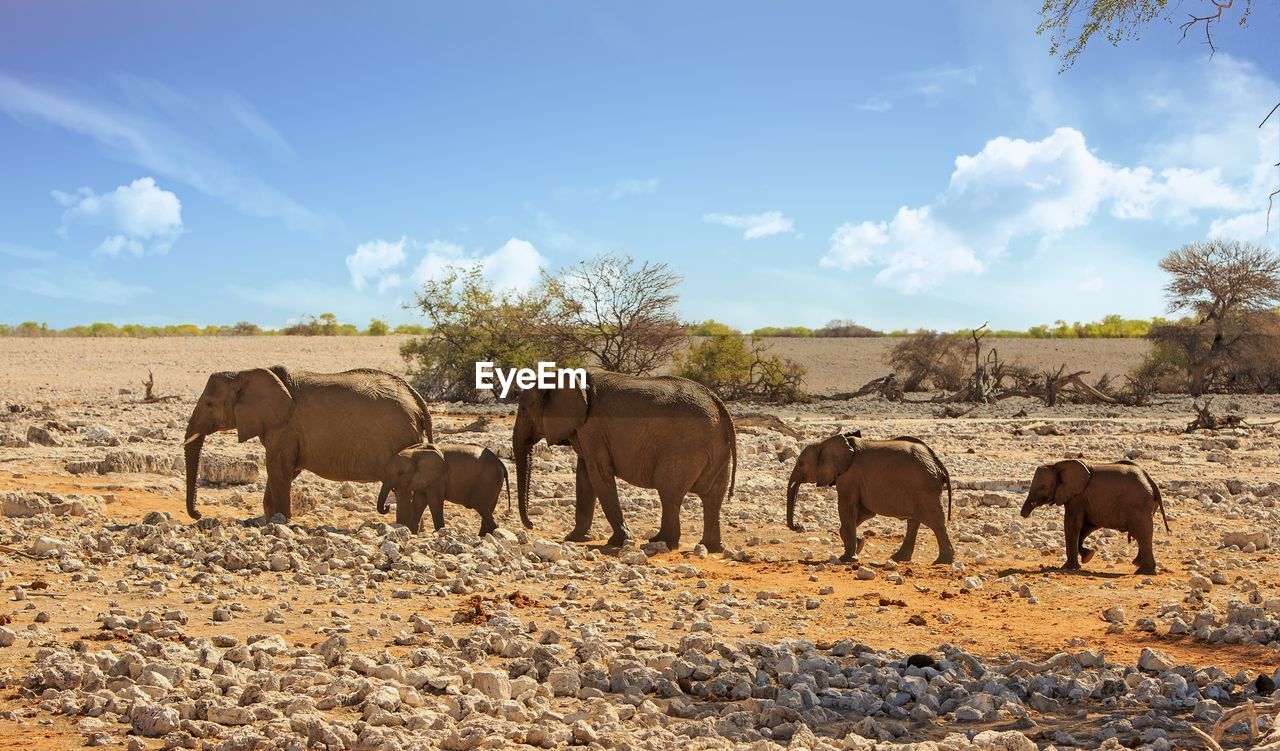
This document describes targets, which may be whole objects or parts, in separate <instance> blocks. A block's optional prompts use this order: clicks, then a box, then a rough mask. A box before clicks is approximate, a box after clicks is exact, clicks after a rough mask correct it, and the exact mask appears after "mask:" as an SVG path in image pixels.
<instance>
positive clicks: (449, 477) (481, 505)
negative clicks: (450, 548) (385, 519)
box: [378, 443, 511, 536]
mask: <svg viewBox="0 0 1280 751" xmlns="http://www.w3.org/2000/svg"><path fill="white" fill-rule="evenodd" d="M504 484H505V485H506V486H507V505H508V506H510V505H511V485H510V483H509V482H508V481H507V465H506V464H504V463H503V461H502V459H500V458H498V455H497V454H495V453H493V452H492V451H490V450H489V449H487V448H484V447H483V446H469V445H465V444H449V443H437V444H431V443H422V444H418V445H417V446H410V447H409V448H407V449H404V450H402V451H401V452H400V453H399V454H397V455H396V456H394V457H393V458H392V459H391V461H390V462H388V463H387V468H386V470H385V472H384V479H383V481H382V490H381V492H379V493H378V513H380V514H385V513H387V496H388V495H389V494H390V493H391V491H392V490H394V491H395V493H396V523H397V524H403V525H404V526H406V527H408V528H409V529H410V530H412V531H413V532H415V533H417V532H418V531H419V527H420V526H421V523H422V512H423V510H424V509H426V508H428V507H429V508H430V509H431V521H432V522H433V523H434V524H435V528H436V529H440V528H441V527H443V526H444V502H445V501H452V502H453V503H457V504H459V505H461V506H465V507H466V508H469V509H473V510H475V511H476V512H477V513H479V514H480V535H481V536H484V535H487V534H489V533H490V532H492V531H493V530H495V529H497V528H498V525H497V523H496V522H495V521H494V520H493V511H494V509H495V508H497V506H498V496H499V495H500V494H501V493H502V486H503V485H504Z"/></svg>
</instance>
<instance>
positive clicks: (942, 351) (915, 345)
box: [888, 330, 968, 391]
mask: <svg viewBox="0 0 1280 751" xmlns="http://www.w3.org/2000/svg"><path fill="white" fill-rule="evenodd" d="M967 354H968V349H967V345H966V343H965V341H964V339H962V338H961V337H960V336H959V335H956V334H940V333H938V332H937V331H925V330H921V331H917V332H916V333H915V334H913V335H911V336H910V337H907V338H906V339H903V340H902V341H900V342H898V343H897V344H895V345H894V346H893V349H892V350H890V351H889V357H888V365H889V367H890V368H892V369H893V371H894V372H895V373H896V374H897V375H898V378H899V380H900V381H902V389H903V391H924V390H925V388H926V385H929V386H932V387H933V388H935V389H941V390H944V391H957V390H959V389H960V388H961V387H963V385H964V378H965V375H966V372H965V368H966V365H965V357H966V355H967Z"/></svg>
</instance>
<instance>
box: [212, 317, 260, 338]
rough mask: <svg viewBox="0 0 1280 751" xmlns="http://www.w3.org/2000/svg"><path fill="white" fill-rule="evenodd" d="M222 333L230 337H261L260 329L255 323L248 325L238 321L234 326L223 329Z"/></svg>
mask: <svg viewBox="0 0 1280 751" xmlns="http://www.w3.org/2000/svg"><path fill="white" fill-rule="evenodd" d="M222 333H226V334H229V335H231V336H261V335H262V328H261V327H259V326H258V324H256V323H249V322H248V321H240V322H238V323H236V324H235V325H234V326H228V327H226V328H225V329H223V332H222Z"/></svg>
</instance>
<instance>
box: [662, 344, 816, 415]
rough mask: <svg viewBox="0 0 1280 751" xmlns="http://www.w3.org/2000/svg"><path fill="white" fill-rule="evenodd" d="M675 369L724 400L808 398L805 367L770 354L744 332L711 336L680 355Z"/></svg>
mask: <svg viewBox="0 0 1280 751" xmlns="http://www.w3.org/2000/svg"><path fill="white" fill-rule="evenodd" d="M675 371H676V374H677V375H680V376H683V377H685V378H688V379H689V380H692V381H697V382H698V383H701V384H702V385H704V386H706V387H707V388H709V389H711V390H712V391H714V392H716V394H718V395H719V396H720V398H722V399H765V400H768V401H775V402H782V403H789V402H795V401H801V400H803V399H804V398H805V395H804V376H805V373H806V371H805V369H804V368H803V367H801V366H800V365H799V364H797V363H796V362H794V361H792V360H789V359H785V358H782V357H778V356H777V355H773V356H769V355H768V354H767V348H766V347H765V346H764V345H762V344H760V343H758V342H754V343H752V344H750V345H748V344H747V339H746V337H744V336H742V335H740V334H721V335H718V336H710V337H707V338H705V339H704V340H703V341H700V342H698V343H696V344H694V345H693V346H692V347H690V348H689V349H688V350H687V351H686V352H683V353H680V354H678V355H676V357H675Z"/></svg>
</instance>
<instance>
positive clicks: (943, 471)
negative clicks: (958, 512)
mask: <svg viewBox="0 0 1280 751" xmlns="http://www.w3.org/2000/svg"><path fill="white" fill-rule="evenodd" d="M893 440H895V441H910V442H912V443H916V444H919V445H920V446H921V447H923V448H924V450H925V451H928V452H929V456H930V457H932V458H933V466H935V467H937V468H938V479H939V480H941V481H942V482H943V483H944V484H945V485H946V486H947V521H951V473H950V472H948V471H947V465H945V464H943V463H942V458H941V457H939V456H938V452H937V451H934V450H933V447H932V446H930V445H929V444H927V443H925V442H924V441H922V440H920V439H919V438H916V437H915V436H913V435H900V436H895V437H894V438H893Z"/></svg>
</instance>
